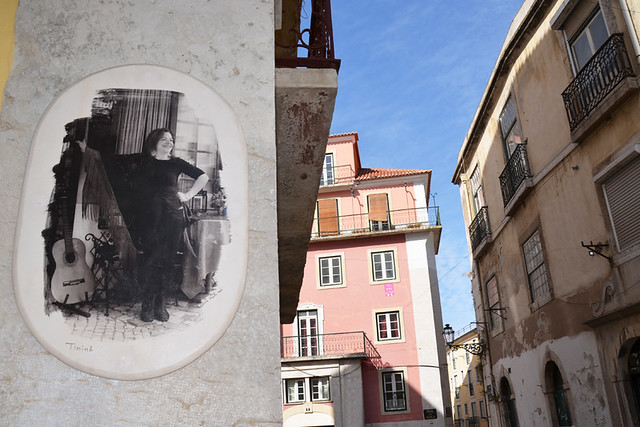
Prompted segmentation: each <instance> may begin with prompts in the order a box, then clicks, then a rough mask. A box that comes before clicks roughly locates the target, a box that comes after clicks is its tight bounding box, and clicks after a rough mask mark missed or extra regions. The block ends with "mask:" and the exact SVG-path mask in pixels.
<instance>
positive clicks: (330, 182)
mask: <svg viewBox="0 0 640 427" xmlns="http://www.w3.org/2000/svg"><path fill="white" fill-rule="evenodd" d="M355 177H356V173H355V172H354V170H353V168H352V167H351V165H343V166H333V167H331V168H325V169H323V170H322V176H321V177H320V187H324V188H327V187H338V186H342V185H353V182H354V180H355ZM320 191H322V188H321V189H320Z"/></svg>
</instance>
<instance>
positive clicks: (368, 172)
mask: <svg viewBox="0 0 640 427" xmlns="http://www.w3.org/2000/svg"><path fill="white" fill-rule="evenodd" d="M423 173H431V171H430V170H425V169H380V168H361V169H360V171H359V172H358V175H356V180H357V181H366V180H369V179H379V178H392V177H396V176H408V175H420V174H423Z"/></svg>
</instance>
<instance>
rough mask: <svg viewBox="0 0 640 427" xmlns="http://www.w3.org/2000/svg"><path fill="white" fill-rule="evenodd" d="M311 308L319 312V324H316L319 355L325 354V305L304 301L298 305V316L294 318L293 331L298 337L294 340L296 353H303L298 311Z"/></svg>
mask: <svg viewBox="0 0 640 427" xmlns="http://www.w3.org/2000/svg"><path fill="white" fill-rule="evenodd" d="M311 310H315V311H316V313H317V316H318V317H317V321H316V322H317V325H316V335H317V338H318V340H317V343H318V344H317V345H318V356H320V355H322V354H324V335H323V334H324V306H322V305H317V304H313V303H309V302H307V303H303V304H300V305H299V306H298V308H297V309H296V317H295V318H294V319H293V325H294V326H293V332H294V336H295V337H297V338H296V339H295V340H294V349H293V350H294V354H296V355H300V353H301V350H302V349H301V348H300V338H299V337H300V329H299V324H300V323H299V319H298V313H299V312H301V311H311Z"/></svg>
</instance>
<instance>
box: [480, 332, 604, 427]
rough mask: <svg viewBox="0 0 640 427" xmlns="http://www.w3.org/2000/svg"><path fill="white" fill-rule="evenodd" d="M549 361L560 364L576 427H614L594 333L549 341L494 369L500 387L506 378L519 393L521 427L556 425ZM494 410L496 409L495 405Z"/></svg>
mask: <svg viewBox="0 0 640 427" xmlns="http://www.w3.org/2000/svg"><path fill="white" fill-rule="evenodd" d="M548 361H554V362H556V363H557V364H558V367H559V369H560V371H561V372H562V374H563V380H564V382H565V384H568V386H569V390H568V393H567V399H568V401H569V405H570V407H571V416H572V418H573V425H576V426H611V425H613V424H612V422H611V418H610V415H609V409H608V408H609V402H608V401H607V397H606V392H605V388H604V382H603V377H602V371H601V363H600V358H599V356H598V349H597V344H596V340H595V335H594V334H593V333H592V332H583V333H580V334H578V335H575V336H573V337H565V338H561V339H557V340H549V341H546V342H544V343H541V344H540V345H539V346H538V347H537V348H536V349H534V350H529V351H525V352H523V353H521V354H520V355H519V357H517V358H503V359H501V360H500V361H499V362H498V363H496V364H495V365H494V366H493V372H494V375H495V377H496V383H498V384H499V382H500V379H501V378H502V377H503V376H504V377H506V378H507V379H508V380H509V382H510V384H511V389H512V390H513V391H514V393H516V395H515V404H516V411H517V414H518V421H519V423H520V425H521V426H523V427H526V426H545V425H553V422H552V417H551V413H550V405H549V400H548V396H547V395H546V394H545V389H546V384H545V378H544V368H545V365H546V363H547V362H548ZM491 406H493V405H491Z"/></svg>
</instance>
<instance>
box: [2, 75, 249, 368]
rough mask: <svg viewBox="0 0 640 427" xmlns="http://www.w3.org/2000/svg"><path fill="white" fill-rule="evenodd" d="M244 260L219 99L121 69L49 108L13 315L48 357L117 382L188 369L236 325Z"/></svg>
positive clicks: (239, 205) (185, 80) (238, 190)
mask: <svg viewBox="0 0 640 427" xmlns="http://www.w3.org/2000/svg"><path fill="white" fill-rule="evenodd" d="M247 254H248V167H247V153H246V145H245V142H244V138H243V135H242V132H241V129H240V124H239V122H238V119H237V117H236V116H235V114H234V112H233V111H232V109H231V108H230V106H229V105H228V104H227V103H226V101H225V100H224V99H223V98H222V97H221V96H220V95H219V94H218V93H217V92H216V91H214V90H213V89H211V88H209V87H208V86H206V85H204V84H203V83H201V82H199V81H197V80H195V79H193V78H192V77H190V76H188V75H186V74H182V73H180V72H177V71H174V70H170V69H166V68H163V67H158V66H151V65H130V66H122V67H116V68H112V69H108V70H105V71H102V72H99V73H97V74H93V75H91V76H88V77H86V78H85V79H84V80H82V81H80V82H79V83H77V84H76V85H74V86H73V87H71V88H69V89H68V90H66V91H65V92H64V93H63V94H62V95H60V96H59V97H58V98H57V99H56V100H54V101H53V102H52V104H51V105H50V106H49V108H48V110H47V111H46V113H45V114H44V116H43V117H42V119H41V121H40V123H39V125H38V127H37V130H36V133H35V136H34V140H33V143H32V146H31V152H30V155H29V161H28V168H27V172H26V175H25V180H24V186H23V191H22V199H21V204H20V213H19V218H18V225H17V235H16V243H15V248H14V287H15V295H16V301H17V303H18V306H19V309H20V311H21V313H22V316H23V318H24V319H25V321H26V323H27V324H28V326H29V328H30V329H31V332H32V333H33V335H34V336H35V337H36V338H37V339H38V341H39V342H40V343H41V344H42V345H43V346H44V347H45V348H46V349H47V350H48V351H49V352H51V353H52V354H53V355H55V356H56V357H58V358H59V359H61V360H62V361H63V362H65V363H67V364H68V365H70V366H72V367H74V368H77V369H80V370H82V371H85V372H88V373H90V374H93V375H99V376H103V377H107V378H114V379H144V378H151V377H155V376H158V375H162V374H165V373H168V372H171V371H173V370H175V369H178V368H180V367H183V366H184V365H186V364H188V363H190V362H191V361H193V360H194V359H196V358H197V357H198V356H200V355H202V354H203V353H204V352H205V351H206V350H208V349H209V348H210V347H211V346H212V345H213V344H215V342H216V341H218V339H219V338H220V337H221V336H222V334H223V333H224V332H225V330H226V329H227V327H228V326H229V324H230V323H231V320H232V318H233V316H234V315H235V313H236V310H237V309H238V306H239V304H240V299H241V297H242V292H243V289H244V283H245V276H246V267H247Z"/></svg>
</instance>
